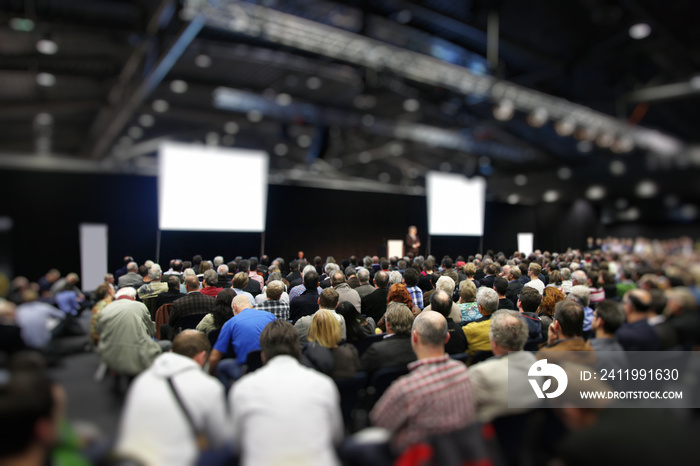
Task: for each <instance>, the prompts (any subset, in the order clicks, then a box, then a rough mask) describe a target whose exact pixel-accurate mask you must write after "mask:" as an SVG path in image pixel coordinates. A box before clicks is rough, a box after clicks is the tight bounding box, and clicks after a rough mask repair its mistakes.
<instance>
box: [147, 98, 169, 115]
mask: <svg viewBox="0 0 700 466" xmlns="http://www.w3.org/2000/svg"><path fill="white" fill-rule="evenodd" d="M151 107H152V108H153V110H154V111H156V112H158V113H165V112H167V111H168V109H170V104H169V103H168V102H167V101H166V100H163V99H157V100H154V101H153V103H152V104H151Z"/></svg>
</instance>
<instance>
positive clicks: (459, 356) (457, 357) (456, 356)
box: [450, 353, 469, 364]
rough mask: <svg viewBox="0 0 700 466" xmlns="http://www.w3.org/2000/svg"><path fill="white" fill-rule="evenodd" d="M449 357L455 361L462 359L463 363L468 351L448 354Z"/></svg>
mask: <svg viewBox="0 0 700 466" xmlns="http://www.w3.org/2000/svg"><path fill="white" fill-rule="evenodd" d="M450 357H451V358H452V359H454V360H456V361H462V362H463V363H464V364H466V363H467V361H468V360H469V353H455V354H450Z"/></svg>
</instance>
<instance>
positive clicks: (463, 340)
mask: <svg viewBox="0 0 700 466" xmlns="http://www.w3.org/2000/svg"><path fill="white" fill-rule="evenodd" d="M430 309H431V310H433V311H435V312H439V313H440V314H442V315H443V316H444V317H445V319H446V320H447V334H448V335H449V336H450V338H449V340H447V343H445V352H446V353H447V354H458V353H464V352H465V351H467V337H466V336H465V335H464V331H463V330H462V326H461V325H460V323H458V322H455V321H454V320H452V319H451V318H450V312H451V311H452V298H451V297H450V295H448V294H447V293H446V292H445V291H442V290H437V291H436V292H435V293H433V295H432V296H431V297H430Z"/></svg>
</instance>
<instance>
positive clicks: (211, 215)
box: [158, 143, 269, 232]
mask: <svg viewBox="0 0 700 466" xmlns="http://www.w3.org/2000/svg"><path fill="white" fill-rule="evenodd" d="M158 157H159V173H158V225H159V228H160V229H161V230H179V231H246V232H263V231H265V216H266V213H267V171H268V159H269V158H268V155H267V153H266V152H262V151H252V150H241V149H224V148H220V147H206V146H198V145H190V144H174V143H166V144H162V145H161V146H160V149H159V154H158Z"/></svg>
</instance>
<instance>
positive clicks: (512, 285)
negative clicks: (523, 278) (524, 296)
mask: <svg viewBox="0 0 700 466" xmlns="http://www.w3.org/2000/svg"><path fill="white" fill-rule="evenodd" d="M523 286H524V285H523V284H522V283H521V282H520V281H518V280H513V281H512V282H509V283H508V291H506V298H508V299H510V300H511V301H513V306H515V309H517V307H518V296H520V292H521V291H522V290H523Z"/></svg>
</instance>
